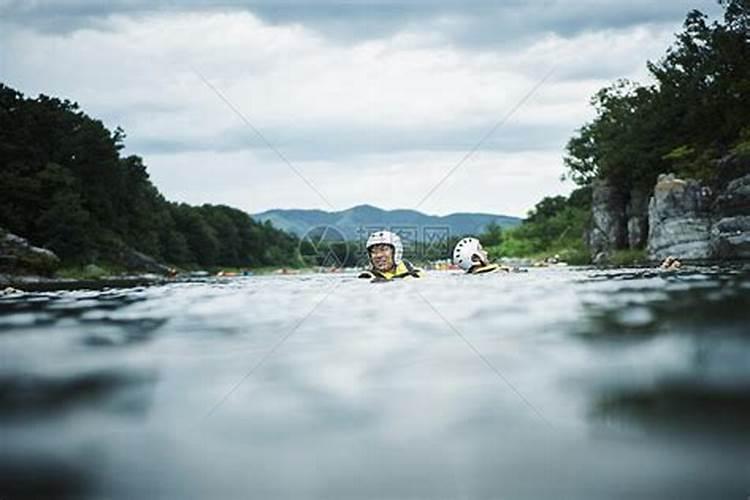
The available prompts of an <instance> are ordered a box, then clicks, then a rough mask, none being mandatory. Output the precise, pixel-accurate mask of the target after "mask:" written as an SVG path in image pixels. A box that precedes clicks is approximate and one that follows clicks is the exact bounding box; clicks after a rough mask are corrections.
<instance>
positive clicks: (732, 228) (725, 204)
mask: <svg viewBox="0 0 750 500" xmlns="http://www.w3.org/2000/svg"><path fill="white" fill-rule="evenodd" d="M713 211H714V214H715V218H716V221H715V222H714V225H713V228H712V230H711V238H712V241H713V246H714V253H715V257H716V258H719V259H750V175H745V176H743V177H740V178H738V179H734V180H732V181H731V182H729V183H728V184H727V186H726V188H724V189H723V190H722V191H721V193H719V195H718V196H717V197H716V202H715V203H714V207H713Z"/></svg>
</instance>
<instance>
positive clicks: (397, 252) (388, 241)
mask: <svg viewBox="0 0 750 500" xmlns="http://www.w3.org/2000/svg"><path fill="white" fill-rule="evenodd" d="M375 245H390V246H392V247H393V263H394V264H396V265H399V264H400V263H401V257H403V255H404V246H403V245H402V244H401V238H399V237H398V235H397V234H396V233H392V232H390V231H376V232H374V233H372V234H371V235H370V237H369V238H367V250H370V247H373V246H375Z"/></svg>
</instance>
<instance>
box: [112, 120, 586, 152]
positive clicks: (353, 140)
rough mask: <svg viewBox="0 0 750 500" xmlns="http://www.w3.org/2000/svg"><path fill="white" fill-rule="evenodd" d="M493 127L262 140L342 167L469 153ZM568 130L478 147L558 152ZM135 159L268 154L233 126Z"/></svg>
mask: <svg viewBox="0 0 750 500" xmlns="http://www.w3.org/2000/svg"><path fill="white" fill-rule="evenodd" d="M493 125H494V124H493V123H486V124H481V125H472V126H467V127H461V126H460V125H457V126H455V127H442V128H427V129H421V130H414V129H399V128H398V127H361V126H346V127H336V128H320V127H318V128H294V127H290V128H283V129H282V128H272V129H266V130H263V132H262V133H263V135H264V137H266V138H267V139H268V141H269V142H270V143H271V144H272V145H273V146H274V147H275V148H276V149H278V150H279V151H281V152H282V153H283V154H284V156H286V157H288V158H289V159H291V160H296V161H343V160H348V159H352V158H353V157H356V156H359V155H368V154H385V153H399V152H408V151H436V152H439V151H444V152H454V151H468V150H469V149H471V148H472V147H473V146H474V145H475V144H476V143H477V141H478V140H479V139H480V138H481V137H483V136H484V135H485V134H486V133H487V131H488V130H489V129H490V128H491V127H492V126H493ZM572 132H573V131H572V130H571V128H570V127H567V126H562V125H559V126H555V125H544V126H533V125H518V124H509V126H507V127H504V128H501V129H499V130H498V131H497V132H496V133H495V134H494V135H493V136H492V137H491V138H490V139H489V140H487V141H486V142H484V143H483V144H482V149H483V150H488V151H498V152H504V153H515V152H520V151H548V150H550V149H560V148H561V147H562V146H563V145H564V144H565V142H566V141H567V139H568V137H570V135H571V134H572ZM126 143H127V151H128V152H132V153H134V154H138V155H149V154H170V153H184V152H217V153H224V152H236V151H245V150H252V151H254V152H270V151H269V150H268V149H269V148H268V147H267V146H266V145H265V144H264V143H263V142H262V141H261V140H260V139H259V138H258V136H257V135H255V133H254V132H253V131H252V130H251V129H250V128H248V127H245V126H237V127H235V128H232V129H230V130H225V131H222V132H221V133H219V134H216V135H213V136H210V137H202V138H200V139H194V138H186V139H179V138H174V137H165V138H155V137H148V138H146V137H144V138H135V139H132V140H127V141H126Z"/></svg>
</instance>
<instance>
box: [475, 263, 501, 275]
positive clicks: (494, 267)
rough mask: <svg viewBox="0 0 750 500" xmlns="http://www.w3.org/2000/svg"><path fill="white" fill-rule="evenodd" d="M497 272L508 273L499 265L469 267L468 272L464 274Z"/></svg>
mask: <svg viewBox="0 0 750 500" xmlns="http://www.w3.org/2000/svg"><path fill="white" fill-rule="evenodd" d="M497 271H508V269H507V268H505V267H503V266H501V265H499V264H487V265H486V266H474V267H471V268H469V270H468V271H466V273H467V274H484V273H494V272H497Z"/></svg>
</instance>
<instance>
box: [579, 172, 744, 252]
mask: <svg viewBox="0 0 750 500" xmlns="http://www.w3.org/2000/svg"><path fill="white" fill-rule="evenodd" d="M724 163H726V164H727V165H730V167H731V174H732V175H733V178H731V180H730V179H727V175H726V174H727V172H730V170H729V169H727V168H724V170H723V171H721V170H720V171H719V173H720V174H722V176H723V178H720V182H718V183H717V184H715V185H714V186H708V185H705V184H701V183H700V182H698V181H696V180H692V179H680V178H677V177H676V176H675V175H673V174H664V175H660V176H659V178H658V180H657V182H656V185H655V186H654V189H653V192H652V193H648V194H644V193H641V192H637V191H631V192H629V193H622V191H619V190H618V189H617V188H616V187H614V186H612V185H610V184H609V183H607V182H606V181H596V182H595V183H594V184H593V195H592V225H591V229H590V231H589V234H588V243H589V248H590V250H591V257H592V260H593V262H594V263H597V264H600V263H606V262H607V261H608V259H609V258H610V256H611V255H612V252H614V251H616V250H620V249H626V248H644V247H645V248H646V250H647V253H648V257H649V258H650V259H651V260H654V261H659V260H662V259H664V258H666V257H667V256H669V255H674V256H676V257H678V258H680V259H688V260H690V259H693V260H735V259H750V165H749V164H748V163H744V164H740V163H738V162H737V161H736V158H733V159H732V161H731V162H730V161H727V162H724ZM718 168H723V167H722V165H721V164H720V165H718Z"/></svg>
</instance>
